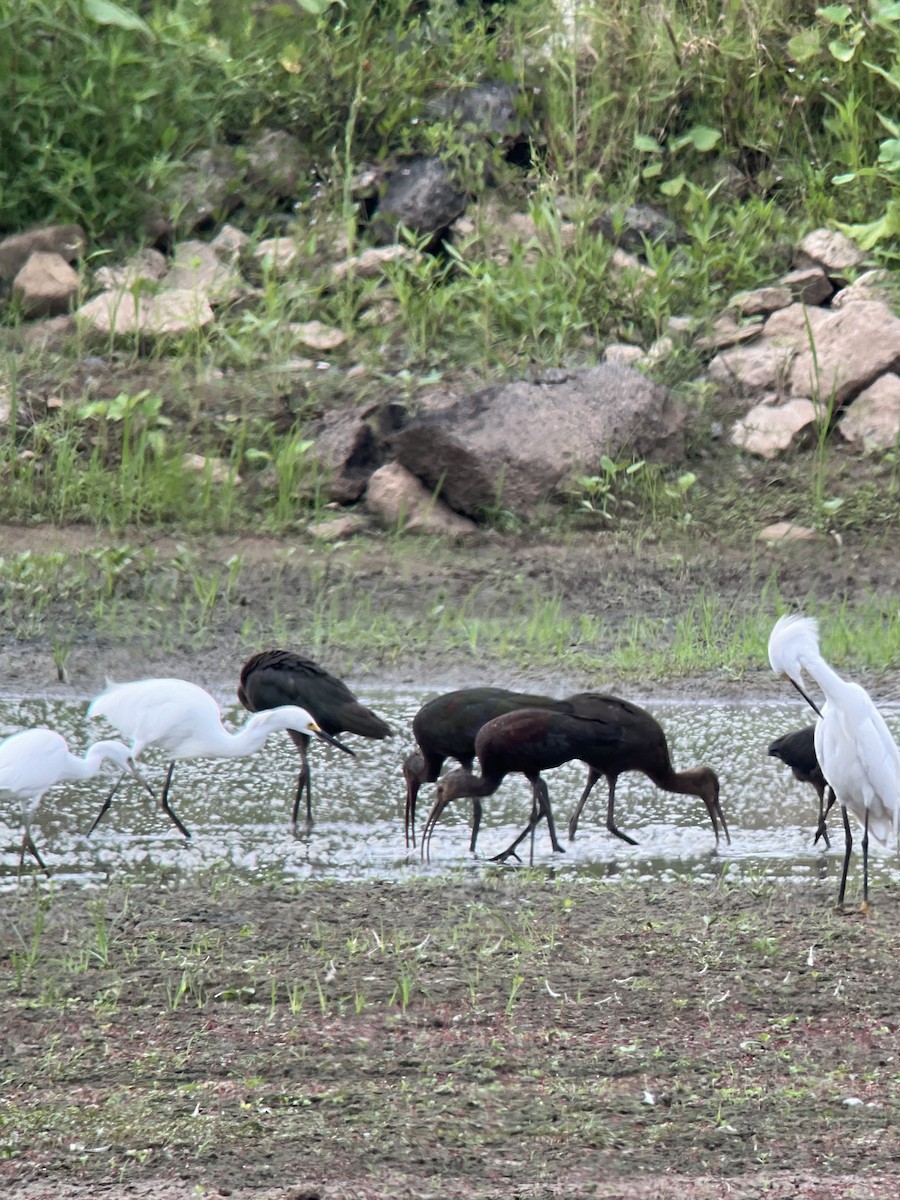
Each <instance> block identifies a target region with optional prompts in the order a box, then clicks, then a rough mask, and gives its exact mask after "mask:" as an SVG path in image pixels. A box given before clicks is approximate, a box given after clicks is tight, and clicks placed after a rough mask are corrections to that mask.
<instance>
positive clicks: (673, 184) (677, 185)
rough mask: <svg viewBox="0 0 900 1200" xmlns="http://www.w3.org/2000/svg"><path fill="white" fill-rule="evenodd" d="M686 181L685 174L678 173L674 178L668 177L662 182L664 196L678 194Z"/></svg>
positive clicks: (660, 188) (661, 188)
mask: <svg viewBox="0 0 900 1200" xmlns="http://www.w3.org/2000/svg"><path fill="white" fill-rule="evenodd" d="M686 183H687V180H686V179H685V177H684V176H683V175H677V176H676V177H675V178H674V179H667V180H666V181H665V183H661V184H660V185H659V190H660V191H661V192H662V194H663V195H664V196H677V195H678V193H679V192H680V191H681V189H682V188H683V187H684V185H685V184H686Z"/></svg>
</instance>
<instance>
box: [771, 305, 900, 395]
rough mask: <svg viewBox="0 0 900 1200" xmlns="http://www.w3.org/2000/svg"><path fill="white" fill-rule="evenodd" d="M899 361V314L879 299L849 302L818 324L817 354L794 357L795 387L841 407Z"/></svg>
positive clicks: (793, 389) (797, 392)
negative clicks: (878, 300) (856, 302)
mask: <svg viewBox="0 0 900 1200" xmlns="http://www.w3.org/2000/svg"><path fill="white" fill-rule="evenodd" d="M809 311H810V312H816V311H819V312H821V311H823V310H816V309H811V310H809ZM897 362H900V317H897V316H895V315H894V313H893V312H891V310H890V308H889V307H888V305H887V304H883V303H880V302H877V301H872V300H870V301H860V302H859V303H858V304H848V305H847V306H846V307H845V308H842V309H840V310H839V311H838V312H830V313H828V315H827V316H826V318H825V319H824V320H823V321H822V322H821V324H820V325H819V328H818V329H816V331H815V353H813V350H812V348H804V349H802V350H801V351H800V353H799V354H798V355H797V357H796V358H795V360H794V363H793V366H792V368H791V392H792V394H793V395H795V396H815V397H817V398H818V399H820V400H821V401H822V402H823V403H829V404H833V405H834V406H835V407H837V408H839V407H840V406H841V405H843V404H845V403H846V402H847V401H848V400H850V399H851V398H852V397H853V396H855V395H856V394H857V393H858V392H860V391H861V390H862V389H863V388H864V387H867V386H868V385H869V384H870V383H872V381H873V380H875V379H877V378H878V376H879V375H881V374H883V373H884V372H885V371H888V370H890V369H891V368H892V367H893V366H894V365H895V364H896V363H897Z"/></svg>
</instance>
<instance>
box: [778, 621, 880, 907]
mask: <svg viewBox="0 0 900 1200" xmlns="http://www.w3.org/2000/svg"><path fill="white" fill-rule="evenodd" d="M769 662H770V664H771V666H772V670H773V671H774V672H775V674H776V675H778V676H781V677H783V678H785V679H788V680H790V682H791V683H792V684H793V685H794V687H795V688H796V689H797V691H798V692H800V694H801V695H802V696H803V697H804V699H805V700H806V701H807V702H808V703H809V705H810V707H812V708H814V709H815V711H816V712H819V713H820V716H819V720H818V721H817V722H816V726H815V735H814V737H815V748H816V758H817V759H818V760H819V765H820V766H821V768H822V774H823V775H824V776H825V778H826V779H827V780H828V783H829V784H830V785H831V787H832V788H833V789H834V794H835V797H836V798H837V803H838V804H840V806H841V816H842V818H843V822H844V866H843V871H842V872H841V886H840V891H839V892H838V907H843V904H844V892H845V891H846V888H847V871H848V869H849V867H850V855H851V853H852V851H853V835H852V833H851V831H850V819H849V817H848V815H847V814H848V810H849V812H852V813H853V815H854V816H855V817H856V819H857V820H858V821H859V822H860V823H861V824H862V827H863V838H862V852H863V901H862V910H863V912H866V911H868V908H869V833H870V832H871V834H872V836H873V837H874V838H876V839H877V840H878V841H879V842H881V843H882V844H883V845H885V846H895V845H896V842H897V836H898V833H900V750H898V748H897V743H896V742H895V741H894V739H893V737H892V736H891V732H890V730H889V729H888V727H887V725H886V724H885V723H884V718H883V717H882V715H881V713H880V712H879V711H878V709H877V708H876V706H875V704H874V702H873V700H872V697H871V696H870V695H869V693H868V692H867V691H865V689H864V688H861V687H860V686H859V684H858V683H850V682H848V681H847V680H846V679H842V678H841V676H840V675H838V673H837V671H835V670H834V668H833V667H831V666H830V665H829V664H828V663H827V662H826V661H825V659H824V658H823V657H822V654H821V652H820V650H819V627H818V624H817V623H816V621H815V620H814V619H813V618H812V617H801V616H784V617H779V619H778V620H777V621H776V622H775V625H774V627H773V629H772V632H771V634H770V635H769ZM804 671H806V672H808V673H809V674H810V675H811V676H812V678H813V679H814V680H815V681H816V683H817V684H818V685H819V687H820V688H821V689H822V691H823V692H824V693H825V703H824V704H823V705H822V708H821V712H820V710H819V707H818V705H816V704H814V703H813V701H812V700H811V699H810V698H809V696H807V694H806V692H805V691H804V689H803V682H804V681H803V672H804Z"/></svg>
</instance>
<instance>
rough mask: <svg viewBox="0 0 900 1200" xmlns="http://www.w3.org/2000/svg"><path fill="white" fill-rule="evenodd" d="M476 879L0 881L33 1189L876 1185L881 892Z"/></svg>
mask: <svg viewBox="0 0 900 1200" xmlns="http://www.w3.org/2000/svg"><path fill="white" fill-rule="evenodd" d="M832 904H833V897H832V895H831V889H830V888H823V887H821V886H817V885H808V886H803V887H798V888H791V887H781V886H769V885H765V886H760V887H757V886H755V885H754V884H752V883H741V884H736V885H730V884H727V883H725V882H723V883H721V884H718V885H715V886H701V885H698V884H692V883H690V882H689V881H685V882H684V883H683V884H678V885H666V886H663V887H650V886H648V887H644V886H639V885H628V884H621V883H618V884H588V883H578V882H565V883H562V882H559V881H555V880H553V879H552V878H551V877H550V875H549V873H548V874H546V875H545V874H544V873H542V872H516V871H500V870H490V869H488V870H486V871H485V873H484V875H483V876H482V877H479V878H477V879H476V880H474V881H468V882H465V883H460V882H458V881H454V880H444V881H441V882H437V883H436V882H421V883H416V884H402V885H394V884H367V885H361V884H350V885H341V886H336V885H328V884H304V885H300V886H298V887H296V888H282V887H267V886H265V885H261V886H259V887H254V888H246V887H234V886H231V885H229V884H228V883H227V882H225V881H221V880H220V881H219V882H218V885H217V886H216V887H215V888H213V889H210V888H207V887H188V888H182V889H175V890H171V891H165V890H163V891H160V890H157V889H153V888H146V887H134V888H130V889H125V888H120V887H117V886H116V885H114V884H112V885H110V886H109V887H108V888H104V889H97V890H95V891H93V892H83V891H77V890H73V889H69V888H60V889H55V888H49V889H48V887H47V886H46V885H45V884H43V883H41V884H38V885H37V886H35V887H34V888H31V887H25V886H23V887H22V888H21V889H19V891H18V892H17V894H16V895H14V896H12V897H9V896H7V897H5V898H4V919H3V922H2V929H3V939H4V965H5V970H4V987H3V995H4V999H3V1010H4V1011H3V1028H4V1031H5V1036H4V1038H3V1043H2V1058H0V1068H2V1077H3V1081H4V1082H3V1089H2V1103H0V1145H2V1147H3V1149H4V1154H3V1156H2V1161H0V1190H2V1192H3V1194H4V1195H8V1196H12V1197H16V1198H17V1200H19V1198H21V1200H39V1198H40V1200H50V1198H51V1197H52V1198H62V1200H81V1197H86V1196H87V1195H93V1196H97V1195H103V1196H106V1197H109V1198H110V1200H125V1198H126V1197H135V1196H137V1197H148V1198H149V1197H155V1198H159V1200H187V1198H188V1197H191V1196H196V1195H214V1196H215V1195H221V1196H231V1197H234V1196H237V1197H241V1198H244V1197H247V1198H249V1197H253V1198H254V1200H276V1198H277V1200H309V1198H311V1197H320V1198H321V1200H332V1198H334V1200H336V1198H337V1197H365V1198H369V1197H371V1198H375V1197H388V1196H391V1197H398V1196H403V1197H410V1198H416V1200H418V1198H423V1200H424V1198H425V1197H437V1196H452V1197H461V1198H462V1197H465V1198H472V1197H477V1198H485V1200H486V1198H493V1197H497V1198H499V1197H504V1198H505V1197H509V1196H511V1195H514V1196H522V1197H528V1198H532V1197H533V1198H535V1200H537V1198H538V1197H541V1198H544V1197H546V1198H547V1200H549V1198H550V1197H572V1198H575V1197H581V1196H589V1195H590V1196H596V1197H601V1198H611V1197H623V1198H625V1197H638V1198H642V1197H643V1198H647V1200H649V1198H651V1197H652V1198H657V1197H671V1198H672V1200H683V1198H686V1197H694V1198H696V1197H700V1198H702V1200H707V1198H710V1200H711V1198H713V1197H715V1198H718V1197H722V1198H724V1197H726V1196H728V1197H731V1198H734V1197H746V1198H747V1200H749V1198H750V1197H754V1198H755V1197H758V1196H759V1195H762V1194H764V1195H766V1196H770V1195H771V1196H776V1197H797V1198H805V1200H812V1198H816V1200H838V1197H840V1198H842V1200H844V1198H847V1197H856V1198H858V1200H863V1198H867V1200H868V1198H871V1200H874V1198H875V1197H879V1198H884V1197H887V1196H889V1195H893V1194H895V1192H896V1190H897V1182H898V1180H900V1131H898V1129H897V1127H896V1124H895V1120H894V1116H893V1114H894V1113H895V1112H896V1111H897V1102H898V1101H900V1081H898V1074H897V1069H896V1067H897V1063H896V1054H897V1044H898V1043H897V1028H898V1025H897V1014H896V1003H895V999H896V994H897V989H896V982H897V976H896V938H895V927H896V920H895V917H896V913H897V908H898V904H900V890H898V889H896V888H887V889H884V891H882V892H880V894H879V895H878V897H877V907H876V910H875V912H874V914H873V915H872V916H870V917H869V918H863V917H862V916H860V915H859V914H858V913H849V914H848V915H845V916H840V915H837V914H836V913H834V912H833V910H832Z"/></svg>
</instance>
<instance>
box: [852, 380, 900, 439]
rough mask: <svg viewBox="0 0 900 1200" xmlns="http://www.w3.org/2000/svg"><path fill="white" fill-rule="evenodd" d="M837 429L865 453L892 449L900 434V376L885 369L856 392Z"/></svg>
mask: <svg viewBox="0 0 900 1200" xmlns="http://www.w3.org/2000/svg"><path fill="white" fill-rule="evenodd" d="M838 429H839V430H840V431H841V433H842V434H843V436H844V437H845V438H846V440H847V441H848V442H851V443H852V444H853V445H855V446H861V447H862V448H863V450H865V451H866V453H872V452H873V451H874V452H877V451H884V450H893V449H894V448H895V447H896V446H897V442H898V438H900V376H898V375H895V374H894V373H893V372H889V373H888V374H887V375H882V376H881V377H880V379H876V380H875V382H874V383H873V384H871V386H869V387H867V388H865V389H864V390H863V391H862V392H860V393H859V395H858V396H857V397H856V399H855V400H854V401H853V403H852V404H851V405H850V407H849V408H848V409H847V410H846V412H845V413H844V415H843V417H842V418H841V421H840V424H839V425H838Z"/></svg>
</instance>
